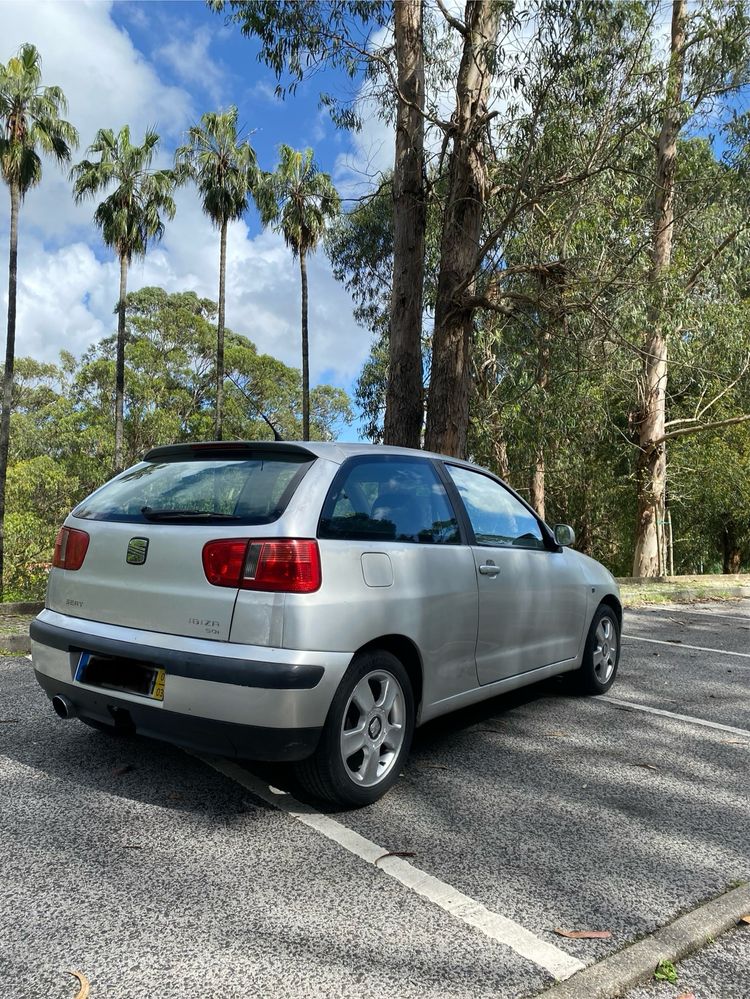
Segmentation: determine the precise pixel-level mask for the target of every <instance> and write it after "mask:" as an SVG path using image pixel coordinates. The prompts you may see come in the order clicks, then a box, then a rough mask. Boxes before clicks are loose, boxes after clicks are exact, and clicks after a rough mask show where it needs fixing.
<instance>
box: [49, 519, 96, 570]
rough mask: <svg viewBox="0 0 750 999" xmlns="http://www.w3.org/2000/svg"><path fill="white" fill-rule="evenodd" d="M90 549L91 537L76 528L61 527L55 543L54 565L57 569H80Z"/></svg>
mask: <svg viewBox="0 0 750 999" xmlns="http://www.w3.org/2000/svg"><path fill="white" fill-rule="evenodd" d="M88 547H89V536H88V534H87V533H86V532H85V531H77V530H76V529H75V528H74V527H61V528H60V530H59V531H58V533H57V539H56V541H55V554H54V555H53V556H52V565H53V566H54V567H55V568H56V569H80V568H81V566H82V565H83V560H84V559H85V558H86V552H87V551H88Z"/></svg>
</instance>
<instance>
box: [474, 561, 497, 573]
mask: <svg viewBox="0 0 750 999" xmlns="http://www.w3.org/2000/svg"><path fill="white" fill-rule="evenodd" d="M479 572H480V574H481V575H482V576H497V574H498V573H499V572H500V566H499V565H495V563H494V562H484V563H483V564H482V565H480V566H479Z"/></svg>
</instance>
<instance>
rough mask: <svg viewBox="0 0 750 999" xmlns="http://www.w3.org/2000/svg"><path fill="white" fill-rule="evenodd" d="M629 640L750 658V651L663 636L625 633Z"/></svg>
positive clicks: (625, 637)
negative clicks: (707, 645)
mask: <svg viewBox="0 0 750 999" xmlns="http://www.w3.org/2000/svg"><path fill="white" fill-rule="evenodd" d="M622 637H623V638H624V639H625V640H626V641H628V642H650V643H651V644H652V645H669V646H670V647H671V648H673V649H695V651H696V652H715V653H717V654H718V655H720V656H739V658H740V659H750V652H727V650H726V649H708V648H706V647H705V646H704V645H688V644H687V643H686V642H665V641H664V640H663V639H662V638H641V637H640V636H639V635H623V636H622Z"/></svg>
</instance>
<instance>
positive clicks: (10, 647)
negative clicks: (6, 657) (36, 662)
mask: <svg viewBox="0 0 750 999" xmlns="http://www.w3.org/2000/svg"><path fill="white" fill-rule="evenodd" d="M0 649H3V650H5V651H7V652H13V653H16V652H31V638H30V637H29V635H28V633H27V634H25V635H0Z"/></svg>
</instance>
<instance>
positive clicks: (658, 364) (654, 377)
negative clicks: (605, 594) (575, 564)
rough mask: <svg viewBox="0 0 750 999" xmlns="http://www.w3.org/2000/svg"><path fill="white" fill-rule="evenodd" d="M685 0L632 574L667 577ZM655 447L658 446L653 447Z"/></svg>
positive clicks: (654, 269)
mask: <svg viewBox="0 0 750 999" xmlns="http://www.w3.org/2000/svg"><path fill="white" fill-rule="evenodd" d="M686 17H687V0H673V4H672V34H671V56H670V64H669V77H668V80H667V93H666V110H665V113H664V120H663V123H662V129H661V134H660V135H659V141H658V146H657V153H656V203H655V211H654V226H653V242H652V252H651V273H650V285H651V301H650V304H649V307H648V311H647V316H646V323H647V330H646V336H645V343H644V346H643V349H642V355H643V402H642V407H641V412H640V421H639V441H638V443H639V447H640V450H639V454H638V467H637V480H638V517H637V522H636V543H635V555H634V559H633V575H634V576H638V577H653V576H663V575H664V574H665V573H666V564H667V559H666V545H665V533H666V532H665V531H664V520H665V510H666V506H665V495H666V480H667V456H666V446H665V441H664V435H665V430H664V423H665V413H666V397H667V373H668V372H667V340H666V336H665V332H664V326H663V315H664V306H665V300H664V298H665V279H666V276H667V273H668V271H669V266H670V262H671V259H672V242H673V238H674V231H673V230H674V197H675V185H674V181H675V168H676V161H677V138H678V136H679V133H680V127H681V119H680V101H681V100H682V84H683V76H684V70H685V21H686ZM658 442H660V443H658Z"/></svg>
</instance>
